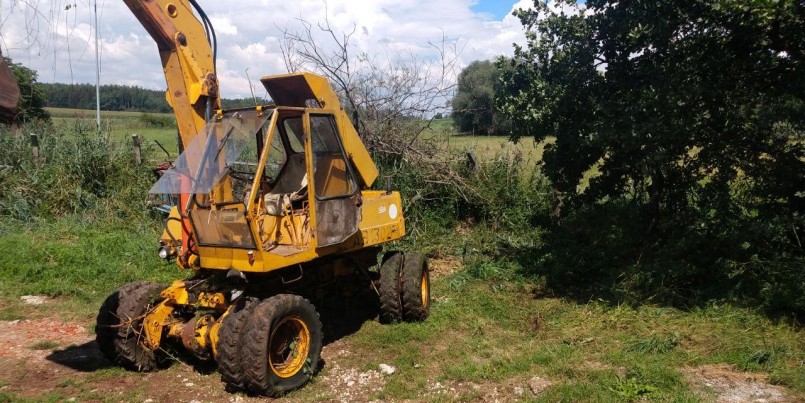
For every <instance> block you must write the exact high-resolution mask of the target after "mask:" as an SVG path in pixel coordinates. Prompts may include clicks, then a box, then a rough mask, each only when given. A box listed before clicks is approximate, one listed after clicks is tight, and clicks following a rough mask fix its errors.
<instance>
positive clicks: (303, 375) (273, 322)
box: [241, 294, 322, 397]
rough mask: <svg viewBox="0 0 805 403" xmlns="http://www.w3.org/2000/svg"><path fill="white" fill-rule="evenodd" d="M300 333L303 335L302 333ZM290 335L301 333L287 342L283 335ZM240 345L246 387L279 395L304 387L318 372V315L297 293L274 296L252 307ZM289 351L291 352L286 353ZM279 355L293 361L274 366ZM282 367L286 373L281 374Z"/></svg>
mask: <svg viewBox="0 0 805 403" xmlns="http://www.w3.org/2000/svg"><path fill="white" fill-rule="evenodd" d="M303 329H304V330H303ZM296 331H299V332H300V333H295V332H296ZM305 332H306V333H305ZM302 333H305V334H306V336H301V335H302ZM289 334H290V335H294V334H298V335H300V336H299V337H296V336H294V337H292V338H293V341H292V342H290V343H288V342H287V341H288V339H287V338H284V337H283V336H284V335H289ZM283 339H284V340H283ZM297 343H298V344H297ZM241 344H242V347H241V348H242V350H241V351H242V353H241V357H242V359H243V383H244V384H245V386H246V388H247V389H248V390H249V391H250V392H252V393H255V394H258V395H266V396H274V397H276V396H281V395H283V394H285V393H287V392H289V391H291V390H293V389H296V388H299V387H301V386H303V385H304V384H305V383H307V382H308V381H309V380H310V378H312V377H313V375H314V374H316V372H317V371H318V368H319V360H320V357H321V347H322V327H321V320H320V319H319V314H318V313H317V312H316V308H314V307H313V304H311V303H310V302H309V301H308V300H306V299H304V298H302V297H300V296H298V295H290V294H280V295H275V296H273V297H271V298H269V299H267V300H265V301H263V302H262V303H261V304H260V305H258V306H257V307H256V308H255V309H254V312H253V313H252V315H251V316H250V318H249V320H248V321H247V323H246V328H245V330H244V332H243V334H242V335H241ZM277 346H279V348H278V349H275V348H276V347H277ZM288 350H293V352H288V354H285V352H286V351H288ZM305 351H306V352H305ZM272 353H280V354H278V355H271V354H272ZM296 354H302V355H300V356H297V355H296ZM279 357H285V361H286V362H287V361H288V360H291V361H292V363H291V364H289V365H288V367H280V365H279V363H277V364H278V365H276V366H275V365H274V362H275V360H274V358H279ZM297 357H298V358H297ZM297 360H301V361H297ZM295 363H298V364H295ZM282 370H286V371H287V372H286V373H284V374H281V373H280V372H281V371H282Z"/></svg>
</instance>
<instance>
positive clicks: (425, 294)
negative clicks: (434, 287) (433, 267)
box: [420, 270, 430, 308]
mask: <svg viewBox="0 0 805 403" xmlns="http://www.w3.org/2000/svg"><path fill="white" fill-rule="evenodd" d="M420 287H421V289H422V292H421V294H422V307H423V308H427V307H428V304H429V303H430V278H429V277H428V272H427V271H425V270H423V271H422V285H421V286H420Z"/></svg>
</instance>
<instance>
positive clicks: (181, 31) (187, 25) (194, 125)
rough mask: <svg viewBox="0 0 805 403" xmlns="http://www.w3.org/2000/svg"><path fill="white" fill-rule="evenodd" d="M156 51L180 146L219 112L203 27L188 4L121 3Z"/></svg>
mask: <svg viewBox="0 0 805 403" xmlns="http://www.w3.org/2000/svg"><path fill="white" fill-rule="evenodd" d="M123 1H124V2H125V3H126V5H127V6H128V7H129V9H130V10H131V12H132V13H133V14H134V16H136V17H137V19H138V20H139V21H140V23H141V24H142V26H143V27H144V28H145V30H146V31H148V33H149V34H150V35H151V37H152V38H153V39H154V41H155V42H156V44H157V48H158V49H159V56H160V59H161V60H162V67H163V71H164V72H165V81H166V82H167V84H168V91H167V94H166V96H165V98H166V99H167V101H168V103H169V104H170V105H171V107H172V108H173V111H174V114H175V115H176V124H177V126H178V128H179V135H180V136H181V141H182V145H183V146H184V147H186V146H187V145H189V144H190V142H191V141H192V140H193V138H194V137H195V136H196V135H197V134H198V133H199V132H200V131H201V129H202V128H203V127H204V125H205V123H206V118H207V117H208V116H207V115H208V113H209V112H210V111H214V110H217V109H220V96H219V94H218V78H217V77H216V74H215V62H214V59H213V51H212V47H211V46H210V42H209V41H208V39H207V33H206V31H205V29H204V26H203V25H202V23H201V22H200V21H199V19H198V18H197V17H196V15H195V14H194V13H193V9H192V5H191V3H190V2H189V1H188V0H123Z"/></svg>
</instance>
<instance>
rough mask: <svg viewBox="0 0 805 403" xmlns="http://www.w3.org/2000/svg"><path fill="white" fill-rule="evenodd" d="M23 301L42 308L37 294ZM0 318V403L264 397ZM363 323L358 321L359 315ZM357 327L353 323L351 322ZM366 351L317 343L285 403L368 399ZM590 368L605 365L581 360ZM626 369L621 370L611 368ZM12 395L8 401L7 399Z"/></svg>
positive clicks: (738, 375) (704, 374) (517, 393)
mask: <svg viewBox="0 0 805 403" xmlns="http://www.w3.org/2000/svg"><path fill="white" fill-rule="evenodd" d="M430 267H431V271H432V273H433V276H434V278H435V277H440V276H444V275H446V274H449V273H451V272H453V271H455V270H456V268H457V267H460V262H457V261H452V260H447V259H434V260H433V261H432V262H431V264H430ZM25 303H26V304H31V305H42V304H45V305H47V304H48V303H49V302H48V300H47V299H46V298H44V299H36V298H34V299H31V300H30V301H28V300H26V301H25ZM55 314H56V313H55V312H53V313H52V314H51V317H44V318H41V317H36V318H33V319H25V320H14V321H0V403H4V402H6V401H9V399H13V400H14V399H16V398H22V399H29V400H34V401H41V400H44V401H68V402H69V401H82V402H83V401H93V402H101V401H114V402H118V401H123V402H142V403H155V402H188V403H201V402H250V401H265V400H266V399H264V398H255V397H249V396H247V395H244V394H240V393H237V394H236V393H230V392H229V391H227V390H225V388H224V385H223V383H221V382H220V377H219V375H218V373H217V372H216V370H215V368H214V367H211V366H209V365H207V366H203V365H202V366H200V365H196V366H193V365H191V364H188V363H186V362H183V361H178V362H177V363H175V364H174V365H172V366H171V367H170V368H168V369H165V370H162V371H159V372H153V373H134V372H127V371H125V370H122V369H120V368H117V367H114V366H112V364H111V363H110V362H109V361H107V360H106V359H105V358H104V357H103V355H102V353H101V352H100V350H99V349H98V345H97V343H96V342H95V340H94V334H93V332H92V331H91V330H92V323H91V321H90V320H78V321H76V320H62V319H59V318H56V317H52V315H55ZM363 320H365V319H363ZM356 325H357V327H355V328H353V329H352V330H357V329H359V328H360V323H356ZM364 354H369V352H366V351H362V350H361V349H360V348H355V347H353V346H351V345H350V344H349V341H348V340H346V339H343V338H339V337H338V336H336V338H335V339H334V340H330V341H329V342H328V343H327V344H326V345H325V346H324V348H323V351H322V359H323V360H324V369H323V370H322V372H321V373H320V374H319V375H318V376H317V377H315V378H314V379H313V380H312V381H311V383H310V384H308V386H306V387H305V388H304V390H303V391H302V392H301V393H299V394H291V395H290V396H288V397H285V398H282V399H277V400H278V401H280V402H284V401H309V400H317V401H335V402H353V401H354V402H362V401H370V400H371V399H372V398H373V397H374V396H377V394H378V392H380V391H381V390H383V388H384V387H385V385H386V381H387V380H388V379H389V377H390V376H393V374H392V373H389V371H392V372H393V371H394V368H393V367H392V368H376V369H366V368H353V367H351V366H350V365H349V363H350V362H354V360H353V359H351V358H355V357H356V356H361V355H364ZM586 364H587V365H588V366H589V367H591V368H603V367H604V364H601V363H597V362H587V363H586ZM617 370H618V372H620V370H623V371H625V369H617ZM682 372H683V373H684V374H685V376H686V377H687V379H688V382H689V383H690V385H691V387H692V388H693V389H694V390H697V391H700V392H701V393H700V395H701V396H702V397H703V399H705V400H712V401H715V402H718V403H727V402H729V403H731V402H798V401H801V400H797V399H796V398H791V397H790V396H791V395H790V394H789V393H788V392H787V391H786V390H785V389H784V388H782V387H780V386H775V385H771V384H769V383H768V377H767V376H765V375H763V374H757V373H745V372H740V371H737V370H736V369H734V368H732V367H730V366H726V365H707V366H701V367H690V368H683V369H682ZM555 382H556V381H555V380H551V379H546V378H540V377H536V376H533V377H532V376H531V375H529V374H523V377H522V379H520V378H518V379H512V380H509V381H506V382H501V383H498V384H483V385H479V384H475V383H473V382H456V381H441V382H440V381H436V380H427V382H426V383H425V388H424V389H425V390H423V391H422V394H421V401H433V400H437V399H438V400H461V401H464V400H473V401H483V402H501V401H502V402H505V401H516V400H522V399H526V398H533V397H535V396H538V395H539V394H541V393H542V392H544V390H545V389H546V388H549V387H550V386H551V385H552V384H554V383H555ZM13 400H12V401H13Z"/></svg>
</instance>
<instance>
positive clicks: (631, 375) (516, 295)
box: [295, 277, 805, 402]
mask: <svg viewBox="0 0 805 403" xmlns="http://www.w3.org/2000/svg"><path fill="white" fill-rule="evenodd" d="M453 279H454V277H447V278H441V279H438V280H436V281H434V282H433V288H434V290H433V295H434V296H435V298H436V300H435V301H434V304H433V308H432V315H431V317H430V318H429V319H428V320H427V321H426V322H424V323H417V324H399V325H392V326H384V325H380V324H378V323H376V322H368V323H366V324H365V325H364V326H363V328H362V329H361V330H360V331H359V332H357V333H355V334H354V335H352V336H349V337H348V341H349V345H350V346H351V348H352V349H353V351H361V352H362V353H356V354H351V355H349V357H350V358H349V360H348V362H347V363H346V365H347V366H348V367H350V366H351V367H356V368H361V369H362V370H368V369H376V368H377V366H378V365H379V364H380V363H386V364H391V365H394V366H395V367H396V368H397V372H396V373H395V374H394V375H393V376H391V377H389V378H388V382H387V383H386V384H385V386H384V387H383V389H382V390H381V391H379V392H378V393H377V394H376V395H374V396H370V399H380V400H392V399H393V400H405V399H412V400H417V399H421V398H422V393H423V391H425V390H427V389H428V388H429V387H432V385H433V384H434V382H437V381H438V382H440V383H442V384H447V385H453V386H455V387H457V388H458V389H459V392H461V393H465V394H464V395H459V397H455V396H453V397H450V399H457V400H461V399H462V397H460V396H463V398H473V396H474V395H475V394H477V393H476V392H473V391H472V390H464V389H461V387H460V386H458V385H460V384H467V383H473V384H476V385H480V386H481V390H483V391H488V390H490V389H491V388H492V387H495V386H498V387H500V388H505V387H506V386H505V385H521V386H523V387H526V389H527V386H526V385H527V381H528V380H529V379H530V378H531V377H533V376H540V377H543V378H546V379H549V380H551V381H552V382H553V385H552V386H550V387H549V388H548V389H547V390H546V391H545V392H544V394H542V395H540V396H539V398H538V399H537V400H538V401H546V402H553V401H618V400H639V399H640V398H643V397H646V398H649V399H651V400H674V401H700V400H701V399H703V396H704V395H703V393H704V392H703V391H698V390H694V389H692V387H691V386H690V384H689V382H688V381H687V380H686V378H685V376H684V374H683V373H682V369H683V368H685V367H695V366H699V365H704V364H711V363H724V364H730V365H733V366H735V367H736V368H738V369H743V370H747V371H761V372H768V373H770V374H771V377H772V379H773V380H774V382H775V383H779V384H782V385H785V386H788V387H790V388H791V389H793V390H794V391H796V392H797V393H798V394H799V395H800V396H803V394H805V382H803V381H802V380H803V379H805V368H803V365H802V362H803V360H805V341H804V340H803V337H802V332H801V331H800V330H797V329H794V328H791V327H789V326H787V325H784V324H775V323H773V322H771V321H769V320H768V319H766V318H764V317H763V316H761V315H760V314H758V313H755V312H753V311H749V310H744V309H737V308H732V307H729V306H719V305H712V306H710V307H707V308H703V309H697V310H693V311H690V312H686V311H681V310H677V309H671V308H664V307H655V306H644V307H639V308H630V307H625V306H611V305H609V304H606V303H604V302H596V301H593V302H590V303H588V304H577V303H572V302H568V301H564V300H561V299H556V298H534V297H533V290H532V286H531V285H530V284H528V283H526V282H518V281H514V282H507V283H503V284H501V283H499V282H497V281H495V280H484V281H482V280H470V281H465V282H458V283H457V282H455V281H453ZM456 284H458V286H456ZM772 347H773V348H772ZM770 348H772V350H773V352H772V353H770V355H768V356H767V355H764V354H762V353H760V354H759V353H758V352H759V351H760V352H763V351H769V349H770ZM758 357H761V361H762V363H761V364H757V365H747V362H755V361H757V358H758ZM764 357H769V358H764ZM339 365H340V367H342V368H343V367H344V365H345V363H343V362H339ZM325 371H326V370H325ZM320 392H321V391H320V390H318V389H317V388H316V387H315V386H314V387H313V388H310V390H302V391H300V392H298V396H299V397H300V398H302V399H305V398H313V397H314V396H316V394H317V393H320ZM529 396H530V395H529ZM295 397H296V395H295Z"/></svg>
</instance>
